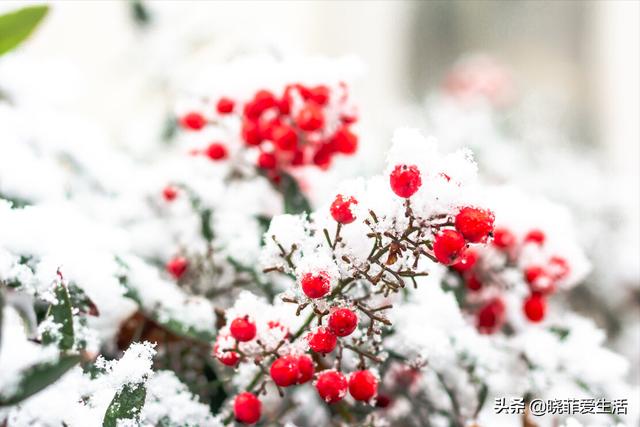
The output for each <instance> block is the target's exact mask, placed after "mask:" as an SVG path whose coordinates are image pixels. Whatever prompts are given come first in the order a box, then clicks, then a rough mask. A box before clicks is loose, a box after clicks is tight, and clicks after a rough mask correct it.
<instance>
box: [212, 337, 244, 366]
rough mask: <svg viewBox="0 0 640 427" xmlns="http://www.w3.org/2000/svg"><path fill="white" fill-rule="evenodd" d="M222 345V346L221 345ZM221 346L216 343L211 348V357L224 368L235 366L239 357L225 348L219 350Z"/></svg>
mask: <svg viewBox="0 0 640 427" xmlns="http://www.w3.org/2000/svg"><path fill="white" fill-rule="evenodd" d="M222 345H224V344H222ZM220 347H221V344H220V343H219V342H216V343H215V345H214V346H213V355H214V356H215V358H216V359H218V360H219V361H220V363H222V364H223V365H225V366H236V365H237V364H238V361H239V360H240V355H239V354H238V353H236V352H235V351H232V350H228V349H227V348H220Z"/></svg>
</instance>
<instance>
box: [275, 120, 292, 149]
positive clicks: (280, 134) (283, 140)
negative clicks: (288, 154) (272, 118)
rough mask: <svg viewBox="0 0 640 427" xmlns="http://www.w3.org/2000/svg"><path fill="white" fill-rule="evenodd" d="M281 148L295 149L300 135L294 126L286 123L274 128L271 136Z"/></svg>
mask: <svg viewBox="0 0 640 427" xmlns="http://www.w3.org/2000/svg"><path fill="white" fill-rule="evenodd" d="M270 139H271V140H272V141H273V143H274V144H275V145H276V147H278V148H279V149H280V150H285V151H293V150H295V149H296V145H297V144H298V135H296V132H295V131H294V130H293V128H292V127H291V126H289V125H286V124H280V125H277V126H275V127H274V128H273V130H272V132H271V138H270Z"/></svg>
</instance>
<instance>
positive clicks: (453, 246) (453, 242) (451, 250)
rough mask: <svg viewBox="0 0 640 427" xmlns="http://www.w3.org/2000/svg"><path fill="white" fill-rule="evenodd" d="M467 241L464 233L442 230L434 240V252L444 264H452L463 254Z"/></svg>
mask: <svg viewBox="0 0 640 427" xmlns="http://www.w3.org/2000/svg"><path fill="white" fill-rule="evenodd" d="M465 248H466V242H465V240H464V237H463V236H462V234H460V233H458V232H457V231H455V230H450V229H447V230H442V231H440V232H439V233H437V234H436V236H435V240H434V242H433V254H434V255H435V257H436V259H437V260H438V261H439V262H441V263H442V264H444V265H451V264H453V263H455V262H456V260H457V259H458V258H459V257H460V255H462V253H463V252H464V250H465Z"/></svg>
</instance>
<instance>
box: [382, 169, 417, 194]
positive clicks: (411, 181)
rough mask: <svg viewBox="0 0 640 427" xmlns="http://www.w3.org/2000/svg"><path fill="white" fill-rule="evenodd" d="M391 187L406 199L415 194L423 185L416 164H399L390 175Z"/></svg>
mask: <svg viewBox="0 0 640 427" xmlns="http://www.w3.org/2000/svg"><path fill="white" fill-rule="evenodd" d="M389 182H390V183H391V189H392V190H393V192H394V193H396V194H397V195H398V196H400V197H404V198H405V199H407V198H409V197H411V196H413V195H414V194H415V193H416V191H418V189H419V188H420V186H421V185H422V179H421V178H420V171H419V170H418V167H417V166H415V165H411V166H407V165H397V166H396V167H395V168H394V169H393V172H391V175H390V176H389Z"/></svg>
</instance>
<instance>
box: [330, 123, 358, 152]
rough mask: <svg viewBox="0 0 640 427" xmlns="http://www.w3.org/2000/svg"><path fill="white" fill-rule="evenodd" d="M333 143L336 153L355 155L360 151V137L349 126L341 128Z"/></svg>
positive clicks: (332, 139)
mask: <svg viewBox="0 0 640 427" xmlns="http://www.w3.org/2000/svg"><path fill="white" fill-rule="evenodd" d="M331 142H332V143H333V144H334V145H335V148H336V151H337V152H339V153H342V154H353V153H355V152H356V150H357V149H358V137H357V136H356V134H354V133H353V132H351V130H349V128H348V127H347V126H342V127H340V128H339V129H338V130H337V131H336V133H334V134H333V137H332V138H331Z"/></svg>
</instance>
